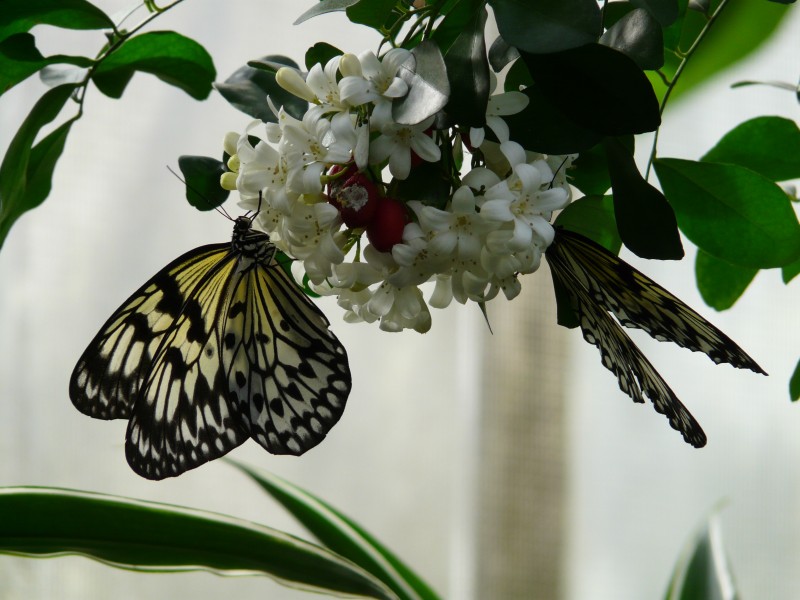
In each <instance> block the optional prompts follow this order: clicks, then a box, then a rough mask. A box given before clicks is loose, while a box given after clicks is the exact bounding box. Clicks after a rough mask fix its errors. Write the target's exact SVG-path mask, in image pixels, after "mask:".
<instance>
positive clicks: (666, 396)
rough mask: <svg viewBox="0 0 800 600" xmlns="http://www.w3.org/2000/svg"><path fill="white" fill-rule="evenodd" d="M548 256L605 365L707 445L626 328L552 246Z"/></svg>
mask: <svg viewBox="0 0 800 600" xmlns="http://www.w3.org/2000/svg"><path fill="white" fill-rule="evenodd" d="M551 248H552V246H551ZM546 256H547V257H548V264H550V268H551V270H552V272H553V274H554V275H555V277H556V278H557V279H558V281H559V282H560V283H561V285H562V286H563V287H564V288H565V289H566V290H567V291H568V292H569V295H570V300H571V302H572V308H573V310H575V312H576V314H577V315H578V323H579V325H580V328H581V331H582V333H583V338H584V339H585V340H586V341H587V342H589V343H590V344H593V345H594V346H596V347H597V348H598V349H599V350H600V354H601V357H602V358H601V361H602V363H603V366H604V367H606V368H607V369H608V370H609V371H611V372H612V373H614V375H615V376H616V377H617V381H618V382H619V387H620V389H621V390H622V391H623V392H625V393H626V394H627V395H628V396H630V397H631V398H633V400H634V401H635V402H644V396H647V397H648V398H650V400H652V402H653V406H654V408H655V409H656V411H657V412H659V413H661V414H663V415H666V417H667V418H668V419H669V424H670V425H671V426H672V427H673V429H677V430H678V431H680V432H681V434H682V435H683V439H684V440H686V441H687V442H688V443H689V444H691V445H692V446H694V447H695V448H701V447H703V446H705V444H706V435H705V433H703V429H702V428H701V427H700V424H699V423H698V422H697V420H696V419H695V418H694V417H693V416H692V414H691V413H690V412H689V411H688V410H687V409H686V407H685V406H684V405H683V404H682V403H681V401H680V400H679V399H678V397H677V396H676V395H675V393H674V392H673V391H672V389H670V387H669V385H667V382H666V381H664V379H663V378H662V377H661V375H659V373H658V371H656V370H655V368H654V367H653V365H652V364H651V363H650V361H648V360H647V358H646V357H645V356H644V354H642V351H641V350H639V348H638V347H637V346H636V344H634V343H633V341H631V339H630V338H629V337H628V336H627V335H626V334H625V331H624V330H623V329H622V327H620V326H619V324H617V322H616V321H614V319H613V318H612V317H611V316H610V315H609V314H608V313H607V312H606V311H605V310H604V309H603V307H601V306H599V305H598V304H597V302H596V301H595V300H594V298H593V296H592V295H590V294H589V292H588V291H587V289H586V287H585V286H584V284H583V282H582V280H581V279H580V278H579V277H578V276H577V275H575V274H574V273H573V271H572V270H571V267H570V265H569V263H564V262H563V260H562V256H561V254H560V253H556V254H555V255H552V254H551V253H550V250H549V249H548V253H547V255H546Z"/></svg>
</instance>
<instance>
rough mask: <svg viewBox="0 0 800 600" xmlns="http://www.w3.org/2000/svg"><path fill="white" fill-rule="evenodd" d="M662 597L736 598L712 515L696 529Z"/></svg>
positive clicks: (667, 599) (676, 599)
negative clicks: (700, 527) (701, 526)
mask: <svg viewBox="0 0 800 600" xmlns="http://www.w3.org/2000/svg"><path fill="white" fill-rule="evenodd" d="M664 598H665V600H705V599H711V598H714V599H716V598H719V599H729V600H735V599H736V598H738V592H737V590H736V584H735V582H734V581H733V574H732V573H731V568H730V565H729V564H728V557H727V556H726V553H725V548H724V547H723V545H722V533H721V532H720V527H719V522H718V520H717V518H716V517H712V518H711V519H709V522H708V523H706V524H705V525H704V526H703V528H702V529H701V530H700V531H698V532H697V533H696V534H695V535H694V537H693V539H692V540H691V542H690V545H689V546H688V547H687V549H686V550H685V551H684V552H683V554H682V556H681V557H680V559H679V560H678V564H677V565H676V566H675V570H674V571H673V573H672V577H671V579H670V582H669V587H668V589H667V593H666V594H665V596H664Z"/></svg>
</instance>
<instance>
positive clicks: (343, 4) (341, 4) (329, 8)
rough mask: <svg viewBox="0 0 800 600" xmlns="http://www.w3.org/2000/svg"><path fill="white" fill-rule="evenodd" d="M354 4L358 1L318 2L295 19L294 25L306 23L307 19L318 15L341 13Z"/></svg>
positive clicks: (330, 0)
mask: <svg viewBox="0 0 800 600" xmlns="http://www.w3.org/2000/svg"><path fill="white" fill-rule="evenodd" d="M356 2H358V0H320V1H319V2H317V3H316V4H315V5H314V6H312V7H311V8H309V9H308V10H307V11H306V12H304V13H303V14H302V15H300V16H299V17H297V20H295V22H294V25H300V23H302V22H303V21H308V20H309V19H311V18H313V17H316V16H318V15H324V14H325V13H329V12H338V11H343V10H344V9H346V8H347V7H348V6H352V5H353V4H355V3H356Z"/></svg>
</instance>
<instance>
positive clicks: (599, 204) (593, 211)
mask: <svg viewBox="0 0 800 600" xmlns="http://www.w3.org/2000/svg"><path fill="white" fill-rule="evenodd" d="M555 225H556V226H558V227H564V228H565V229H569V230H570V231H575V232H576V233H580V234H581V235H583V236H585V237H588V238H589V239H591V240H594V241H595V242H597V243H598V244H600V245H601V246H603V247H604V248H605V249H606V250H608V251H609V252H613V253H614V254H619V250H620V248H621V247H622V240H621V239H620V237H619V232H617V223H616V220H615V218H614V199H613V198H612V197H611V196H596V195H595V196H584V197H583V198H578V199H577V200H575V201H574V202H571V203H570V204H568V205H567V207H566V208H565V209H564V210H562V211H561V212H560V213H559V215H558V218H557V219H556V221H555Z"/></svg>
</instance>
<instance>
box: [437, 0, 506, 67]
mask: <svg viewBox="0 0 800 600" xmlns="http://www.w3.org/2000/svg"><path fill="white" fill-rule="evenodd" d="M484 4H485V2H484V1H483V0H454V4H453V6H452V7H451V8H450V10H448V11H447V14H445V16H444V18H443V19H442V20H441V22H440V23H439V24H438V25H437V26H436V29H435V30H434V31H433V36H432V37H433V40H434V41H435V42H436V44H437V45H438V46H439V48H440V49H441V51H442V52H444V53H445V54H446V53H447V52H448V51H449V50H450V47H451V46H452V45H453V42H455V41H456V40H457V39H458V38H459V36H461V35H462V34H463V33H464V32H465V31H466V30H467V29H470V28H473V27H474V26H475V21H476V18H477V17H478V16H479V15H480V14H481V12H482V11H484V10H485V9H484ZM497 39H498V40H502V38H497ZM506 45H507V44H506Z"/></svg>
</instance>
